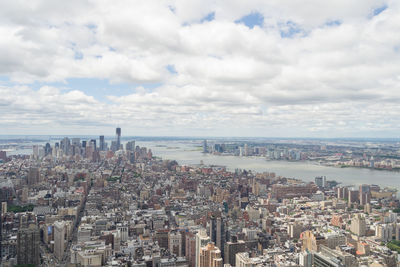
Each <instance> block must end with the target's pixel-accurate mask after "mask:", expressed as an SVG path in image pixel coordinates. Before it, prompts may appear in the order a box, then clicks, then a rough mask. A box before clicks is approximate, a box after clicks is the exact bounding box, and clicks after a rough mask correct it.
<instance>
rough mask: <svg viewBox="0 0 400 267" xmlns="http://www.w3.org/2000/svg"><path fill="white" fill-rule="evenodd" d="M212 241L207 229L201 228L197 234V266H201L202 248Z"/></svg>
mask: <svg viewBox="0 0 400 267" xmlns="http://www.w3.org/2000/svg"><path fill="white" fill-rule="evenodd" d="M209 242H210V238H209V237H208V235H207V233H206V230H205V229H201V230H200V231H199V232H198V233H197V234H196V267H200V250H201V248H202V247H204V246H206V245H207V244H208V243H209Z"/></svg>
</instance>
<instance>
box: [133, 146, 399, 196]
mask: <svg viewBox="0 0 400 267" xmlns="http://www.w3.org/2000/svg"><path fill="white" fill-rule="evenodd" d="M137 144H138V145H140V146H146V147H147V148H151V149H152V151H153V155H155V156H159V157H162V158H163V159H171V160H172V159H173V160H176V161H177V162H178V163H179V164H182V165H184V164H187V165H189V164H199V163H200V162H201V161H203V162H204V164H215V165H223V166H226V167H227V169H228V170H231V171H233V170H235V169H236V168H239V169H246V170H252V171H256V172H264V171H267V172H275V173H276V175H281V176H284V177H288V178H297V179H301V180H303V181H310V182H311V181H314V178H315V177H316V176H321V175H322V176H326V177H327V179H328V180H336V181H337V182H340V183H342V184H344V185H359V184H378V185H380V186H385V187H386V186H387V187H393V188H397V189H399V190H400V172H393V171H383V170H371V169H363V168H337V167H328V166H323V165H318V164H317V163H315V162H309V161H296V162H287V161H267V160H265V159H264V158H260V157H237V156H217V155H212V154H203V153H201V150H199V146H200V143H199V142H197V143H196V146H195V144H193V143H189V142H187V143H180V142H169V143H168V147H164V146H163V147H160V146H158V145H165V142H137Z"/></svg>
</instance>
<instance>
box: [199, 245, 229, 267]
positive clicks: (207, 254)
mask: <svg viewBox="0 0 400 267" xmlns="http://www.w3.org/2000/svg"><path fill="white" fill-rule="evenodd" d="M222 266H223V261H222V257H221V250H220V249H219V248H217V247H216V246H215V245H214V244H213V243H208V244H207V246H205V247H203V248H201V250H200V264H199V267H222Z"/></svg>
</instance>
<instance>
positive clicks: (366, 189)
mask: <svg viewBox="0 0 400 267" xmlns="http://www.w3.org/2000/svg"><path fill="white" fill-rule="evenodd" d="M358 191H359V194H360V195H359V199H360V205H365V204H367V203H370V202H371V188H370V186H369V185H367V184H362V185H360V188H359V190H358Z"/></svg>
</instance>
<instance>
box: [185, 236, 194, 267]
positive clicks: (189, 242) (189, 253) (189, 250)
mask: <svg viewBox="0 0 400 267" xmlns="http://www.w3.org/2000/svg"><path fill="white" fill-rule="evenodd" d="M185 257H186V259H187V260H188V263H189V267H195V266H196V236H195V235H194V234H193V233H192V232H187V233H186V234H185Z"/></svg>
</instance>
